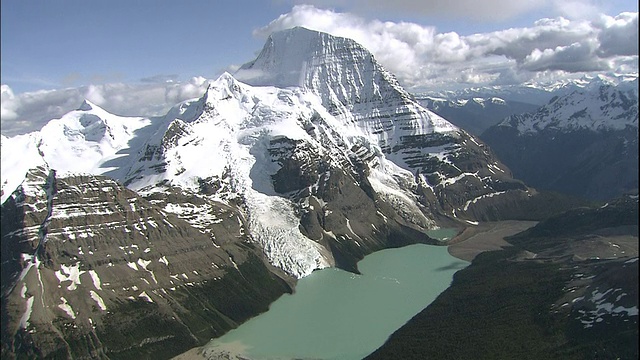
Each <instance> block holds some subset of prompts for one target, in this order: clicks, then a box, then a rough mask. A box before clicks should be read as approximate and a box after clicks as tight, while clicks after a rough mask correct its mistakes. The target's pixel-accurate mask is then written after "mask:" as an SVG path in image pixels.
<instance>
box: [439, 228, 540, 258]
mask: <svg viewBox="0 0 640 360" xmlns="http://www.w3.org/2000/svg"><path fill="white" fill-rule="evenodd" d="M537 223H538V222H537V221H519V220H504V221H492V222H483V223H480V224H478V225H476V226H470V227H467V228H466V229H464V231H462V232H461V233H460V234H458V235H457V236H456V237H454V238H453V239H451V240H450V241H449V242H448V247H447V248H448V251H449V254H450V255H451V256H453V257H456V258H458V259H461V260H466V261H473V259H474V258H475V257H476V256H478V254H480V253H482V252H485V251H492V250H500V249H502V248H503V247H507V246H511V244H509V243H508V242H506V241H505V240H504V238H505V237H507V236H511V235H515V234H517V233H519V232H521V231H524V230H526V229H528V228H530V227H532V226H534V225H536V224H537Z"/></svg>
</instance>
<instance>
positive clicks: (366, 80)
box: [235, 27, 410, 109]
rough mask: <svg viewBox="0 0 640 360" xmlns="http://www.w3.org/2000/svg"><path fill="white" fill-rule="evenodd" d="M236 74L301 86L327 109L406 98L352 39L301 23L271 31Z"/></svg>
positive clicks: (250, 80)
mask: <svg viewBox="0 0 640 360" xmlns="http://www.w3.org/2000/svg"><path fill="white" fill-rule="evenodd" d="M235 76H236V78H237V79H239V80H240V81H243V82H245V83H247V84H249V85H272V86H277V87H291V86H295V87H302V88H304V89H306V90H310V91H311V92H313V93H315V94H317V95H319V96H320V97H321V98H322V102H323V105H325V106H326V107H328V108H329V109H335V108H346V109H351V108H352V107H353V106H354V105H355V104H363V103H374V102H375V103H377V102H380V101H388V100H398V99H406V98H409V97H410V96H409V94H408V93H407V92H406V91H405V90H404V89H402V87H401V86H400V85H399V84H398V82H397V80H396V79H395V77H394V76H393V75H392V74H391V73H389V72H387V71H386V70H385V69H384V68H383V67H382V66H381V65H380V64H379V63H378V62H377V61H376V60H375V58H374V56H373V54H371V52H369V51H368V50H367V49H365V48H364V47H363V46H362V45H360V44H358V43H357V42H356V41H354V40H352V39H348V38H344V37H338V36H333V35H330V34H327V33H323V32H319V31H314V30H309V29H307V28H303V27H295V28H291V29H287V30H283V31H279V32H275V33H273V34H271V35H270V36H269V38H268V39H267V42H266V43H265V45H264V47H263V49H262V51H261V52H260V54H259V55H258V57H257V58H256V59H255V60H253V61H251V62H249V63H246V64H244V65H242V66H241V67H240V69H239V70H238V71H237V72H236V74H235Z"/></svg>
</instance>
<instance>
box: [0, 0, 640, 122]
mask: <svg viewBox="0 0 640 360" xmlns="http://www.w3.org/2000/svg"><path fill="white" fill-rule="evenodd" d="M0 4H1V22H0V24H1V32H0V34H1V37H2V41H1V53H0V54H1V57H0V59H1V67H0V69H1V82H2V133H3V134H5V133H10V134H15V133H23V132H25V131H28V130H33V129H37V128H38V126H40V125H41V124H42V122H43V121H45V120H47V119H51V118H52V117H55V116H60V115H62V114H63V113H64V112H66V111H69V110H71V109H73V108H75V107H77V106H78V105H79V104H80V103H81V101H82V99H83V98H88V99H90V100H92V101H94V102H96V103H97V104H99V105H101V106H103V107H105V109H107V110H109V111H112V112H115V113H119V114H122V115H154V114H158V113H162V111H165V110H166V109H167V108H168V107H169V106H171V105H174V104H175V103H177V102H179V101H182V100H184V99H186V98H190V97H195V96H199V94H200V93H201V91H202V89H203V87H206V81H207V80H208V79H215V78H217V76H219V75H220V74H221V73H222V72H223V71H229V72H231V73H233V72H234V71H235V69H237V67H238V66H239V65H241V64H243V63H245V62H248V61H250V60H252V59H253V58H254V57H255V56H256V54H257V53H258V52H259V51H260V49H261V48H262V45H263V44H264V41H265V39H266V38H267V36H268V35H269V33H271V32H273V31H278V30H282V29H286V28H289V27H293V26H306V27H309V28H312V29H315V30H319V31H325V32H329V33H331V34H333V35H338V36H346V37H351V38H353V39H355V40H356V41H358V42H360V43H361V44H362V45H364V46H365V47H367V48H368V49H369V50H370V51H372V52H373V53H374V55H375V56H376V58H377V59H378V60H379V61H380V62H381V63H382V64H383V66H385V67H387V69H388V70H390V71H391V72H393V73H394V74H396V76H397V77H398V79H399V80H400V82H401V83H402V84H403V85H404V86H405V87H407V88H408V89H409V90H410V91H419V90H421V89H438V88H442V87H445V86H452V85H455V86H457V87H465V86H480V85H490V84H507V83H518V82H524V81H532V80H545V79H548V80H553V79H556V78H559V77H563V76H579V75H580V74H581V73H584V72H593V71H616V72H635V73H637V68H638V65H637V62H638V45H637V42H638V29H637V27H638V19H637V13H638V3H637V1H636V0H610V1H604V0H517V1H515V0H455V1H454V0H422V1H416V0H394V1H387V0H349V1H344V0H308V1H297V0H265V1H257V0H254V1H250V0H219V1H213V0H212V1H204V0H200V1H195V0H182V1H177V0H176V1H168V0H155V1H152V0H128V1H127V0H109V1H97V0H82V1H80V0H57V1H44V0H39V1H36V0H3V1H2V2H0ZM623 12H630V13H626V14H622V15H621V13H623ZM544 18H547V20H541V19H544Z"/></svg>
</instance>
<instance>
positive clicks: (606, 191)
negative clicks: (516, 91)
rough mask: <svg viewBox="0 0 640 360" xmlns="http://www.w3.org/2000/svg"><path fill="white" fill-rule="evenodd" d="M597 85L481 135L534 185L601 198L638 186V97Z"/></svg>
mask: <svg viewBox="0 0 640 360" xmlns="http://www.w3.org/2000/svg"><path fill="white" fill-rule="evenodd" d="M635 87H636V88H635V89H634V87H633V85H629V84H623V85H618V86H613V85H607V84H600V85H599V86H593V87H589V88H585V89H583V90H580V91H575V92H573V93H571V94H569V95H565V96H561V97H555V98H552V99H551V101H550V102H549V104H547V105H545V106H543V107H541V108H540V109H539V110H537V111H536V112H533V113H528V114H523V115H514V116H511V117H509V118H506V119H504V120H503V121H502V122H501V123H500V124H498V125H496V126H494V127H492V128H489V129H487V131H485V132H484V133H483V134H482V138H483V140H485V141H486V142H487V143H488V144H489V145H490V146H491V148H492V149H494V151H496V153H497V154H498V156H499V157H500V159H502V160H503V161H504V162H505V163H506V164H507V165H509V167H510V168H511V169H512V170H513V172H514V175H515V176H516V177H517V178H519V179H522V180H524V181H525V182H526V183H527V184H530V185H532V186H535V187H537V188H540V189H547V190H553V191H559V192H564V193H567V194H571V195H578V196H582V197H586V198H591V199H597V200H606V199H610V198H613V197H615V196H620V195H621V194H623V193H624V192H626V191H630V190H634V189H637V187H638V95H637V80H636V81H635Z"/></svg>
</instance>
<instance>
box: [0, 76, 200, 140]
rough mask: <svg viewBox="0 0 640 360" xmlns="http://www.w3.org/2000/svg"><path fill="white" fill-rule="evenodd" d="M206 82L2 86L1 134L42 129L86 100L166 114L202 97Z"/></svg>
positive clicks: (122, 111)
mask: <svg viewBox="0 0 640 360" xmlns="http://www.w3.org/2000/svg"><path fill="white" fill-rule="evenodd" d="M207 85H208V81H207V80H206V79H205V78H203V77H194V78H192V79H191V80H189V81H185V82H157V83H143V84H137V85H128V84H119V83H118V84H104V85H89V86H84V87H79V88H68V89H60V90H41V91H36V92H27V93H22V94H17V95H14V94H13V91H12V90H11V88H10V87H9V86H8V85H2V134H3V135H5V136H13V135H17V134H24V133H28V132H31V131H35V130H39V129H40V128H41V127H42V126H43V125H45V124H46V123H47V122H48V121H49V120H51V119H54V118H59V117H60V116H62V115H64V114H66V113H67V112H69V111H71V110H74V109H77V108H78V107H80V105H81V104H82V102H83V101H84V100H85V99H87V100H90V101H92V102H93V103H95V104H97V105H99V106H101V107H103V108H105V110H107V111H109V112H111V113H114V114H118V115H128V116H157V115H164V114H165V113H166V112H167V111H168V110H169V109H170V108H171V107H172V106H173V105H176V104H177V103H179V102H181V101H184V100H188V99H193V98H196V97H200V96H202V94H204V92H205V91H206V89H207Z"/></svg>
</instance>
